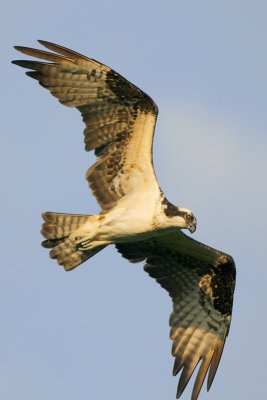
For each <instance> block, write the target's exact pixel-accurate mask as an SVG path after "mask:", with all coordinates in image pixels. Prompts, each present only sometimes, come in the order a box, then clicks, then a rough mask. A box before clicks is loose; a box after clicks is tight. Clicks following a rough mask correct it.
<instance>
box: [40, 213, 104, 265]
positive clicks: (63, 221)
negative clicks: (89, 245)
mask: <svg viewBox="0 0 267 400" xmlns="http://www.w3.org/2000/svg"><path fill="white" fill-rule="evenodd" d="M42 217H43V219H44V223H43V225H42V230H41V234H42V235H43V237H44V238H45V239H46V240H44V241H43V242H42V246H43V247H45V248H48V249H52V250H51V251H50V253H49V255H50V257H51V258H53V259H56V260H57V262H58V264H59V265H62V266H63V267H64V269H65V270H66V271H70V270H72V269H74V268H76V267H78V265H80V264H82V263H83V262H84V261H86V260H88V258H90V257H92V256H93V255H95V254H96V253H98V252H99V251H100V250H102V249H103V248H104V247H105V246H103V245H102V246H97V247H95V248H93V249H90V250H86V251H81V250H78V249H77V247H76V246H75V244H74V243H73V242H72V241H71V240H70V239H69V236H70V234H71V233H73V232H74V231H75V230H76V229H78V228H80V227H81V226H82V225H83V224H84V223H85V222H87V221H88V220H89V219H90V218H92V217H93V216H90V215H80V214H63V213H55V212H45V213H43V214H42Z"/></svg>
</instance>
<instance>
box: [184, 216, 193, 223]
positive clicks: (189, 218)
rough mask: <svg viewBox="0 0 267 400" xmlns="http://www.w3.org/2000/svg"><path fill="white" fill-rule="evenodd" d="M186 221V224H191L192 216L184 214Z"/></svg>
mask: <svg viewBox="0 0 267 400" xmlns="http://www.w3.org/2000/svg"><path fill="white" fill-rule="evenodd" d="M186 220H187V221H188V222H192V221H193V215H191V214H186Z"/></svg>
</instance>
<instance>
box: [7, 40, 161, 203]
mask: <svg viewBox="0 0 267 400" xmlns="http://www.w3.org/2000/svg"><path fill="white" fill-rule="evenodd" d="M39 42H40V43H41V44H42V45H43V46H45V47H46V48H48V49H49V50H52V51H54V52H55V53H50V52H47V51H43V50H37V49H32V48H28V47H21V46H15V49H16V50H18V51H20V52H22V53H24V54H27V55H30V56H33V57H36V58H40V59H43V60H46V61H49V62H39V61H26V60H15V61H13V63H14V64H16V65H19V66H21V67H23V68H27V69H30V70H31V71H29V72H27V73H26V74H27V75H28V76H30V77H31V78H34V79H37V80H38V81H39V83H40V84H41V85H42V86H44V87H45V88H46V89H48V90H49V91H50V92H51V94H52V95H53V96H55V97H56V98H57V99H59V101H60V102H61V103H62V104H64V105H66V106H70V107H76V108H77V109H78V110H79V111H80V112H81V114H82V117H83V121H84V123H85V125H86V128H85V130H84V136H85V138H84V141H85V149H86V150H88V151H90V150H95V154H96V156H97V157H98V160H97V161H96V163H95V164H94V165H93V166H92V167H91V168H90V169H89V170H88V172H87V175H86V178H87V180H88V183H89V186H90V188H91V189H92V191H93V194H94V195H95V196H96V199H97V201H98V203H99V205H100V206H101V208H102V209H103V210H109V209H111V208H112V207H113V206H114V205H115V204H116V202H117V201H118V200H119V199H120V198H121V197H123V196H124V195H125V194H127V193H129V192H130V191H133V190H134V189H136V188H137V187H138V184H139V183H142V184H144V183H145V184H147V185H150V186H152V185H157V182H156V178H155V175H154V169H153V165H152V154H151V149H152V141H153V134H154V127H155V123H156V118H157V113H158V110H157V106H156V105H155V103H154V102H153V100H152V99H151V98H150V97H149V96H148V95H146V94H145V93H144V92H142V91H141V90H140V89H138V88H137V87H136V86H134V85H133V84H131V83H130V82H128V81H127V80H126V79H125V78H123V77H122V76H121V75H119V74H118V73H117V72H115V71H113V70H112V69H110V68H109V67H107V66H106V65H104V64H101V63H100V62H98V61H96V60H93V59H89V58H87V57H85V56H83V55H81V54H79V53H76V52H74V51H72V50H69V49H67V48H65V47H62V46H59V45H56V44H53V43H50V42H46V41H42V40H40V41H39ZM140 160H142V162H141V163H140ZM140 164H142V165H141V169H140ZM140 171H141V174H140Z"/></svg>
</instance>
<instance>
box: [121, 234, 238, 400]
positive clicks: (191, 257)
mask: <svg viewBox="0 0 267 400" xmlns="http://www.w3.org/2000/svg"><path fill="white" fill-rule="evenodd" d="M116 247H117V249H118V250H119V252H120V253H121V254H122V255H123V257H125V258H127V259H128V260H130V261H132V262H137V261H141V260H146V265H145V267H144V269H145V271H146V272H148V274H149V275H150V276H151V277H153V278H155V279H156V281H157V282H158V283H159V284H160V285H161V286H162V287H163V288H164V289H166V290H167V291H168V293H169V295H170V296H171V298H172V301H173V312H172V314H171V316H170V326H171V331H170V338H171V339H172V340H173V346H172V355H173V356H174V357H175V362H174V368H173V374H174V375H176V374H178V373H179V372H181V375H180V379H179V384H178V389H177V398H179V397H180V396H181V394H182V392H183V390H184V389H185V387H186V385H187V383H188V381H189V379H190V377H191V375H192V373H193V371H194V369H195V368H196V366H197V365H198V363H200V366H199V369H198V373H197V377H196V380H195V384H194V388H193V392H192V400H197V398H198V395H199V392H200V389H201V387H202V384H203V381H204V379H205V377H206V374H207V372H209V373H208V382H207V385H208V390H209V388H210V386H211V384H212V381H213V379H214V376H215V373H216V371H217V367H218V364H219V361H220V358H221V354H222V351H223V347H224V342H225V339H226V336H227V334H228V332H229V327H230V322H231V315H232V304H233V294H234V287H235V264H234V261H233V259H232V257H231V256H229V255H227V254H224V253H221V252H220V251H218V250H215V249H212V248H210V247H208V246H205V245H203V244H202V243H199V242H197V241H195V240H193V239H191V238H189V237H188V236H186V235H184V234H183V233H177V234H167V235H163V236H161V237H158V238H155V239H150V240H147V241H140V242H135V243H127V244H125V243H121V244H117V245H116Z"/></svg>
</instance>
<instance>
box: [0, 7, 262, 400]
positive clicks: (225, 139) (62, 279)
mask: <svg viewBox="0 0 267 400" xmlns="http://www.w3.org/2000/svg"><path fill="white" fill-rule="evenodd" d="M4 7H5V9H3V7H2V11H1V16H0V33H1V77H2V79H1V94H2V107H1V111H2V115H1V125H2V126H1V153H2V154H1V157H0V163H1V166H0V167H1V168H0V171H1V174H2V177H1V182H2V192H1V209H2V216H1V218H2V221H1V233H2V234H1V247H2V260H1V280H0V282H1V283H0V285H1V287H0V302H1V320H2V323H1V333H0V337H1V357H0V398H1V399H5V400H17V399H20V400H36V399H38V400H48V399H49V400H73V399H75V400H80V399H82V400H84V399H94V400H103V399H107V398H108V399H110V400H115V399H116V400H124V399H126V398H127V400H136V399H153V400H162V399H167V400H171V399H173V400H174V399H175V393H176V387H177V381H178V380H177V378H173V377H172V375H171V371H172V365H173V359H172V357H171V355H170V349H171V342H170V340H169V339H168V335H169V327H168V318H169V314H170V311H171V302H170V300H169V298H168V295H167V293H166V292H165V291H164V290H162V289H161V288H160V286H158V285H157V284H156V283H155V282H154V281H153V280H152V279H151V278H149V277H148V276H147V275H146V274H145V273H144V272H143V270H142V264H138V265H131V264H129V263H127V261H126V260H123V259H122V258H121V257H120V256H119V254H117V253H116V251H115V250H114V249H113V248H108V249H106V250H105V251H104V252H103V253H101V254H99V255H97V256H96V257H95V258H93V259H91V260H90V261H89V262H87V263H86V264H84V265H83V266H81V267H79V268H77V269H76V270H74V271H73V272H70V273H65V272H64V271H63V270H62V269H61V268H60V267H59V266H58V265H57V264H56V263H55V261H53V260H50V259H49V258H48V252H47V251H46V250H45V249H43V248H41V246H40V242H41V236H40V234H39V230H40V224H41V217H40V214H41V212H42V211H46V210H51V211H61V212H74V213H75V212H77V213H95V212H97V210H98V207H97V205H96V202H95V200H94V198H93V196H92V195H91V193H90V192H89V190H88V188H87V183H86V181H85V179H84V175H85V171H86V170H87V168H88V166H89V165H90V164H91V163H92V162H93V156H92V155H89V154H88V153H86V152H85V151H84V150H83V135H82V130H83V124H82V122H81V119H80V116H79V113H78V112H77V111H76V110H72V109H68V108H64V107H63V106H62V105H60V104H59V103H58V102H57V101H56V100H55V99H54V98H52V96H51V95H50V94H49V93H48V92H46V91H45V90H44V89H42V88H41V87H40V86H39V85H38V84H37V83H36V82H35V81H33V80H30V79H29V78H27V77H26V76H24V74H23V72H24V71H23V70H21V69H19V68H18V67H15V66H14V65H11V64H10V60H12V59H14V58H20V57H21V56H20V55H19V53H17V52H15V50H13V49H12V46H13V45H24V46H36V39H44V40H50V41H54V42H56V43H59V44H62V45H65V46H67V47H70V48H73V49H74V50H77V51H80V52H82V53H84V54H86V55H88V56H91V57H93V58H96V59H99V60H100V61H102V62H104V63H105V64H107V65H110V66H111V67H113V68H114V69H116V70H117V71H118V72H120V73H121V74H122V75H124V76H125V77H126V78H128V79H129V80H131V81H132V82H134V83H135V84H136V85H138V86H139V87H140V88H142V89H143V90H144V91H146V92H147V93H148V94H149V95H151V97H152V98H153V99H154V100H155V101H156V103H157V104H158V106H159V109H160V113H159V119H158V125H157V130H156V138H155V145H154V161H155V167H156V171H157V174H158V179H159V181H160V184H161V186H162V188H163V189H164V191H165V193H166V195H167V197H168V198H169V200H170V201H172V202H173V203H176V204H181V205H183V206H185V207H188V208H190V209H192V210H193V211H194V213H195V214H196V216H197V218H198V229H197V232H196V233H195V235H194V237H195V238H197V239H198V240H200V241H202V242H204V243H207V244H210V245H212V246H214V247H217V248H219V249H221V250H223V251H226V252H228V253H230V254H232V255H233V257H234V258H235V260H236V264H237V287H236V294H235V302H234V314H233V323H232V326H231V330H230V334H229V337H228V340H227V344H226V347H225V350H224V354H223V357H222V360H221V364H220V367H219V371H218V374H217V376H216V378H215V381H214V384H213V386H212V389H211V391H210V393H209V394H207V393H206V392H205V388H203V389H204V390H203V391H202V394H201V396H200V399H203V400H204V399H210V400H215V399H216V400H218V399H219V400H221V399H243V400H251V399H252V398H253V399H262V398H263V397H264V395H265V394H266V377H267V367H266V358H267V350H266V336H267V313H266V304H267V294H266V283H267V279H266V278H267V273H266V271H267V266H266V256H265V253H266V224H267V216H266V215H267V213H266V204H267V189H266V175H267V167H266V164H267V162H266V152H267V121H266V111H267V110H266V106H267V98H266V97H267V83H266V82H267V81H266V73H267V55H266V54H267V53H266V37H267V24H266V20H267V3H266V1H264V0H262V1H260V0H255V1H246V0H243V1H241V0H224V1H214V0H209V1H208V0H202V1H198V0H194V1H190V0H186V1H185V0H184V1H178V0H176V1H164V2H156V1H145V0H143V1H140V0H136V1H134V2H133V1H125V0H124V1H121V0H113V1H108V0H102V1H101V2H97V1H90V0H88V1H81V0H76V1H75V2H70V3H69V2H66V1H62V0H60V1H54V0H53V1H52V0H47V1H45V2H41V3H38V2H36V1H28V0H25V1H18V0H17V1H13V0H10V1H8V2H6V3H5V6H4ZM191 387H192V386H190V387H189V388H187V391H186V392H185V393H184V395H183V399H184V400H186V399H190V394H191V393H190V392H191V390H190V389H191Z"/></svg>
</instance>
